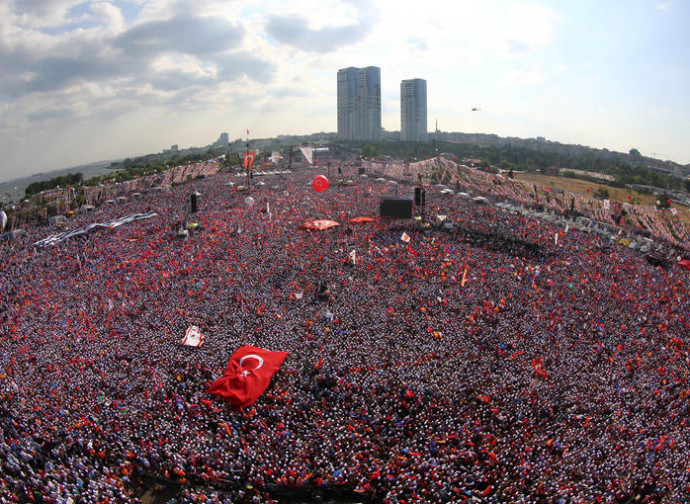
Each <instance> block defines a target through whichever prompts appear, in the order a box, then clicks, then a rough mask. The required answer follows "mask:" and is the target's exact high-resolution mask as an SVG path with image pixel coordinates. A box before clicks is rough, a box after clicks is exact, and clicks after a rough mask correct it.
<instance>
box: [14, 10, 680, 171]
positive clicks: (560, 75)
mask: <svg viewBox="0 0 690 504" xmlns="http://www.w3.org/2000/svg"><path fill="white" fill-rule="evenodd" d="M688 18H690V6H689V5H688V4H687V3H686V2H672V1H669V2H659V1H634V2H622V1H614V2H605V3H603V4H602V3H600V2H593V1H583V2H568V3H566V2H559V3H554V2H529V3H528V2H508V1H491V2H485V1H458V2H454V3H452V4H448V3H447V2H440V1H435V0H432V1H430V2H423V3H420V2H414V3H413V2H407V1H403V2H399V1H396V2H389V1H373V2H370V1H367V2H364V1H362V2H358V1H349V2H345V1H342V2H336V1H293V2H289V3H284V2H278V1H253V2H227V1H214V0H208V1H199V0H194V1H185V0H180V1H174V0H151V1H147V0H136V1H124V0H123V1H113V2H106V1H88V2H84V1H80V0H50V1H38V0H23V1H22V0H16V1H9V2H3V3H2V4H0V70H1V71H0V160H1V161H0V180H8V179H12V178H15V177H18V176H22V175H27V174H31V173H36V172H40V171H48V170H52V169H56V168H61V167H65V166H71V165H77V164H83V163H89V162H93V161H98V160H104V159H116V158H122V157H127V156H134V155H140V154H146V153H149V152H159V151H161V150H163V149H165V148H168V147H170V145H172V144H179V145H180V147H187V146H192V145H197V146H200V145H205V144H207V143H209V142H210V141H212V140H213V139H215V138H217V136H218V133H219V132H221V131H227V132H229V135H230V139H235V138H239V137H244V136H245V135H246V130H247V129H248V130H249V131H250V136H251V137H254V138H259V137H271V136H276V135H280V134H307V133H313V132H318V131H326V132H335V131H336V121H337V117H336V72H337V70H338V69H339V68H343V67H348V66H362V67H363V66H369V65H373V66H378V67H380V68H381V89H382V97H381V98H382V125H383V127H384V128H385V129H386V130H389V131H394V130H399V129H400V95H399V92H400V81H401V80H403V79H411V78H422V79H425V80H426V81H427V83H428V124H429V130H432V129H433V128H434V125H435V121H436V120H438V126H439V129H441V130H443V131H464V132H481V133H495V134H498V135H501V136H518V137H536V136H544V137H546V138H547V139H550V140H554V141H559V142H563V143H578V144H582V145H589V146H592V147H600V148H601V147H606V148H609V149H612V150H620V151H624V152H627V151H628V150H629V149H630V148H633V147H634V148H637V149H639V150H640V151H641V152H642V154H644V155H648V156H652V157H659V158H662V159H669V160H673V161H677V162H680V163H688V162H690V147H689V146H688V144H687V141H686V135H687V118H688V116H689V115H690V101H689V99H688V96H687V91H686V90H685V89H684V84H685V83H686V82H688V81H689V80H690V75H689V74H690V56H689V55H688V53H687V51H686V48H687V47H689V46H690V40H689V39H690V36H689V35H688V33H687V30H686V29H685V26H684V24H685V21H686V20H687V19H688ZM472 109H478V110H474V111H473V110H472Z"/></svg>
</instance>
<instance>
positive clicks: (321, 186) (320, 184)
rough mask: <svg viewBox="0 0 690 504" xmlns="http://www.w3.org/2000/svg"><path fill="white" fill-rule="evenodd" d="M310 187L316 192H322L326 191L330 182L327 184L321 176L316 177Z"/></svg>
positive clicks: (325, 179)
mask: <svg viewBox="0 0 690 504" xmlns="http://www.w3.org/2000/svg"><path fill="white" fill-rule="evenodd" d="M311 185H312V187H313V188H314V190H315V191H316V192H324V191H325V190H326V189H328V186H329V185H330V182H328V179H327V178H326V177H324V176H323V175H317V176H316V177H314V181H313V182H312V183H311Z"/></svg>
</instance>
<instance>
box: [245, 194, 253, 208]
mask: <svg viewBox="0 0 690 504" xmlns="http://www.w3.org/2000/svg"><path fill="white" fill-rule="evenodd" d="M244 202H245V204H246V205H247V206H248V207H249V208H251V207H253V206H254V198H252V197H251V196H247V197H246V198H245V200H244Z"/></svg>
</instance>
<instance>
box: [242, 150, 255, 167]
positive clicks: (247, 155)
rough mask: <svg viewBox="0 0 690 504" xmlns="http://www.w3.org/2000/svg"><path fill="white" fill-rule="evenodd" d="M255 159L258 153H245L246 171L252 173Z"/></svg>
mask: <svg viewBox="0 0 690 504" xmlns="http://www.w3.org/2000/svg"><path fill="white" fill-rule="evenodd" d="M255 158H256V152H245V153H244V169H245V170H247V171H251V169H252V165H253V164H254V159H255Z"/></svg>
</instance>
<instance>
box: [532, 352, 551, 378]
mask: <svg viewBox="0 0 690 504" xmlns="http://www.w3.org/2000/svg"><path fill="white" fill-rule="evenodd" d="M532 367H533V368H534V372H535V373H536V375H537V376H541V377H543V378H548V377H549V375H547V374H546V371H544V357H539V358H537V359H534V360H533V361H532Z"/></svg>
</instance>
